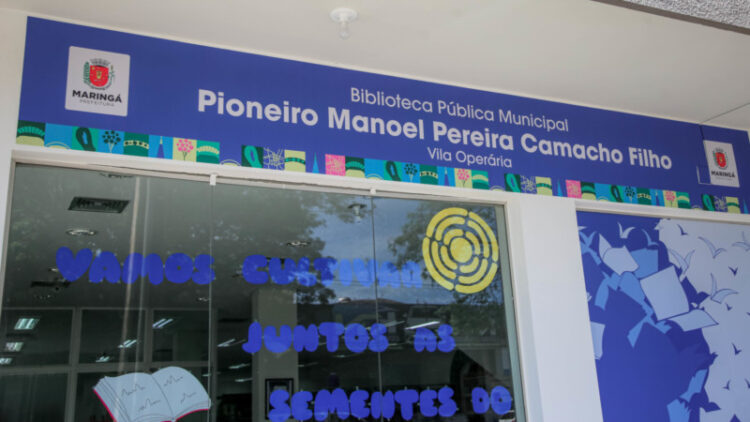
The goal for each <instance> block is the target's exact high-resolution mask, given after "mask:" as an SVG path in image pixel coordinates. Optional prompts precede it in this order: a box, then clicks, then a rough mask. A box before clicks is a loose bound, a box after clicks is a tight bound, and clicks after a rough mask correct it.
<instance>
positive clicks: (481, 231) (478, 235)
mask: <svg viewBox="0 0 750 422" xmlns="http://www.w3.org/2000/svg"><path fill="white" fill-rule="evenodd" d="M422 256H423V257H424V262H425V266H426V267H427V271H428V272H429V273H430V275H431V276H432V278H433V279H434V280H435V281H436V282H437V283H438V284H440V285H441V286H443V287H445V288H446V289H448V290H453V289H455V290H456V291H457V292H459V293H467V294H470V293H477V292H480V291H482V290H484V289H485V288H486V287H487V286H489V285H490V283H491V282H492V280H493V279H494V278H495V274H496V273H497V268H498V246H497V238H496V237H495V233H494V231H493V230H492V229H491V228H490V226H489V225H488V224H487V223H486V222H485V221H484V220H482V218H481V217H480V216H478V215H477V214H475V213H473V212H471V211H468V210H465V209H463V208H446V209H444V210H442V211H440V212H439V213H437V214H435V216H434V217H432V220H430V224H428V225H427V233H426V236H425V238H424V239H423V240H422Z"/></svg>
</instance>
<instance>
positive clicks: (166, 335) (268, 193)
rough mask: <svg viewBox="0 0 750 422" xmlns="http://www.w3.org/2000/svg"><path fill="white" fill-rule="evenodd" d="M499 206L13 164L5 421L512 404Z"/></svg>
mask: <svg viewBox="0 0 750 422" xmlns="http://www.w3.org/2000/svg"><path fill="white" fill-rule="evenodd" d="M504 233H505V226H504V214H503V209H502V207H497V206H490V205H482V204H475V203H459V202H447V201H433V200H421V199H414V198H408V199H400V198H382V197H380V198H374V197H371V196H364V195H358V194H355V193H349V192H332V191H328V192H323V191H313V190H302V189H290V188H281V187H278V186H268V185H266V186H252V185H248V184H229V183H219V184H218V185H216V186H210V185H209V184H208V183H206V182H205V181H191V180H180V179H173V178H167V177H154V176H144V175H129V174H117V173H108V172H100V171H91V170H80V169H64V168H54V167H41V166H31V165H19V166H17V168H16V173H15V182H14V189H13V202H12V210H11V215H10V230H9V234H8V240H7V242H8V243H7V244H8V248H7V254H8V255H7V265H6V273H5V286H4V289H3V299H2V300H3V302H2V303H3V307H2V315H0V342H1V344H2V346H3V349H2V350H1V351H0V420H3V421H29V420H65V421H84V422H93V421H97V422H98V421H109V420H116V421H151V420H154V421H162V420H175V419H178V418H179V419H180V420H181V421H182V420H185V421H188V422H189V421H199V420H203V421H227V422H230V421H236V422H239V421H267V420H270V421H272V422H281V421H284V420H288V419H296V420H302V421H304V420H316V421H323V420H336V419H341V420H343V419H348V418H354V419H361V420H383V419H388V420H391V419H396V420H412V419H413V420H420V421H421V420H438V419H441V420H456V421H464V420H465V421H480V420H481V421H485V420H486V421H490V420H504V421H510V420H520V421H522V420H524V417H523V400H522V396H521V387H520V385H521V384H520V371H519V370H518V368H519V365H518V356H517V347H516V343H515V321H514V311H513V307H512V303H513V301H512V291H511V288H510V283H509V272H508V263H507V246H506V245H507V243H506V241H505V235H504Z"/></svg>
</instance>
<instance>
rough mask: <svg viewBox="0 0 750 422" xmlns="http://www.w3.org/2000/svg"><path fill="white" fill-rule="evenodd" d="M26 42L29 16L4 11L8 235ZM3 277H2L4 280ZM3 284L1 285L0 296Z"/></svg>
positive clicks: (2, 210) (1, 144)
mask: <svg viewBox="0 0 750 422" xmlns="http://www.w3.org/2000/svg"><path fill="white" fill-rule="evenodd" d="M25 39H26V16H25V15H24V14H22V13H19V12H16V11H11V10H7V9H0V227H2V229H3V231H2V233H5V230H6V227H5V219H6V214H7V213H6V210H7V209H8V208H9V203H8V197H9V193H10V179H11V151H12V149H13V148H14V146H15V138H16V126H17V123H18V103H19V98H20V96H21V70H22V69H23V49H24V44H25ZM4 241H5V236H3V237H2V238H0V250H2V251H3V256H2V261H1V264H0V273H1V274H4V273H5V253H4V252H5V245H4ZM2 279H3V277H2V276H1V275H0V280H2ZM2 292H3V285H2V282H0V297H2Z"/></svg>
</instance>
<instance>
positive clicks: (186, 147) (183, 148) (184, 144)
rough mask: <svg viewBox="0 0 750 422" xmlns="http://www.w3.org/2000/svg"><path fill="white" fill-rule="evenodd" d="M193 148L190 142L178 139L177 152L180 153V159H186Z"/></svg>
mask: <svg viewBox="0 0 750 422" xmlns="http://www.w3.org/2000/svg"><path fill="white" fill-rule="evenodd" d="M193 148H195V146H194V145H193V143H192V142H190V140H189V139H178V140H177V151H180V152H181V153H182V159H183V160H184V159H185V158H187V155H188V154H190V151H192V150H193Z"/></svg>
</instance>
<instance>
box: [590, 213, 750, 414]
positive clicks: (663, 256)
mask: <svg viewBox="0 0 750 422" xmlns="http://www.w3.org/2000/svg"><path fill="white" fill-rule="evenodd" d="M578 225H579V235H580V241H581V251H582V260H583V268H584V275H585V279H586V290H587V293H588V298H589V302H588V303H589V305H588V307H589V316H590V319H591V333H592V338H593V340H594V351H593V352H594V353H593V354H594V357H595V359H596V368H597V375H598V379H599V391H600V398H601V403H602V410H603V414H604V420H605V421H607V422H613V421H614V422H617V421H633V420H637V421H655V422H656V421H659V422H661V421H670V422H677V421H685V422H694V421H735V420H739V421H743V420H750V354H748V353H746V352H745V349H746V348H747V347H750V330H748V326H750V244H749V243H748V239H750V227H748V226H741V225H735V224H720V223H710V222H699V221H691V220H679V219H658V218H648V217H633V216H622V215H612V214H600V213H588V212H580V213H578ZM748 351H750V349H748Z"/></svg>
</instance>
